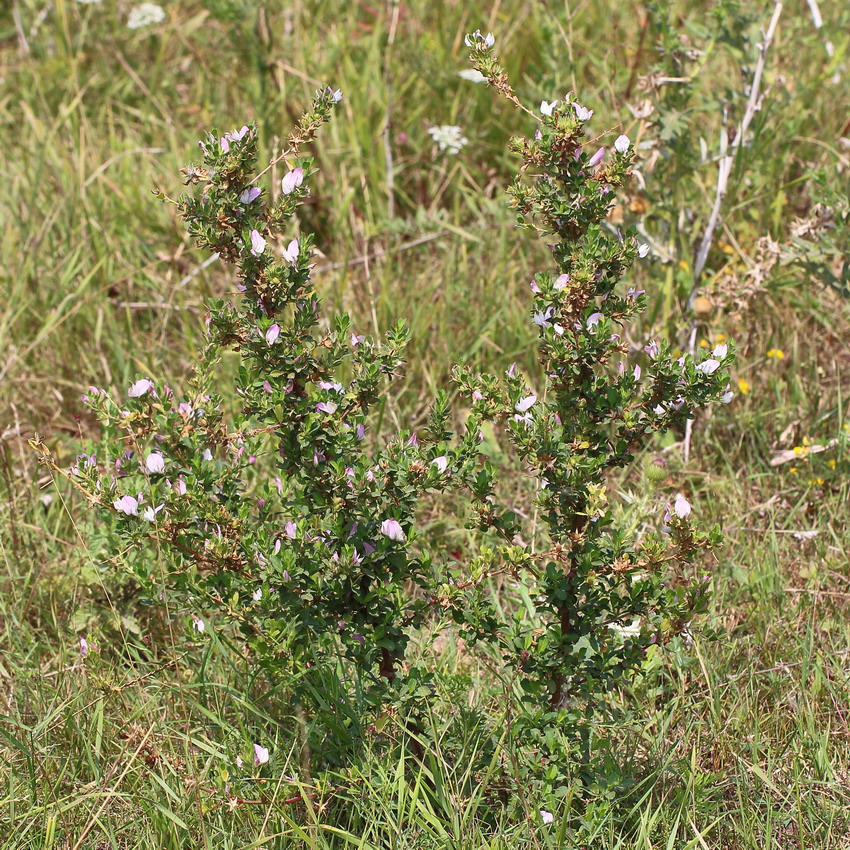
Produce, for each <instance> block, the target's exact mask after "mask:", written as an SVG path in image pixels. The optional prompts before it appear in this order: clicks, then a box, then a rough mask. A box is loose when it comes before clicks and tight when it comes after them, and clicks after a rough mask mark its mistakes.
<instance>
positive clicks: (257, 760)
mask: <svg viewBox="0 0 850 850" xmlns="http://www.w3.org/2000/svg"><path fill="white" fill-rule="evenodd" d="M268 760H269V751H268V748H267V747H261V746H260V745H259V744H254V767H259V766H260V765H261V764H265V763H266V762H267V761H268Z"/></svg>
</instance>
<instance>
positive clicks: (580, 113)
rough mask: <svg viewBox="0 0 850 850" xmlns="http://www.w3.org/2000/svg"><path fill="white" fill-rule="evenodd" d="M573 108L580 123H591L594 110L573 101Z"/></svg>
mask: <svg viewBox="0 0 850 850" xmlns="http://www.w3.org/2000/svg"><path fill="white" fill-rule="evenodd" d="M572 107H573V109H574V110H575V113H576V118H578V120H579V121H590V119H591V117H592V116H593V110H592V109H587V108H585V107H584V106H582V105H581V104H580V103H576V102H575V101H573V102H572Z"/></svg>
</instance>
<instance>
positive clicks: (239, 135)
mask: <svg viewBox="0 0 850 850" xmlns="http://www.w3.org/2000/svg"><path fill="white" fill-rule="evenodd" d="M247 135H248V127H247V126H243V127H242V128H241V129H239V130H231V131H230V132H229V133H225V134H224V138H225V139H229V140H230V141H231V142H241V141H242V139H244V138H245V136H247Z"/></svg>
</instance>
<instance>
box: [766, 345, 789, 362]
mask: <svg viewBox="0 0 850 850" xmlns="http://www.w3.org/2000/svg"><path fill="white" fill-rule="evenodd" d="M767 356H768V357H775V358H776V359H777V360H784V359H785V352H784V351H783V350H782V349H781V348H771V349H769V350H768V352H767Z"/></svg>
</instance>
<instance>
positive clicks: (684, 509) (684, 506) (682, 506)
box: [673, 493, 691, 519]
mask: <svg viewBox="0 0 850 850" xmlns="http://www.w3.org/2000/svg"><path fill="white" fill-rule="evenodd" d="M673 510H674V511H675V512H676V516H677V517H679V519H684V518H685V517H686V516H689V515H690V513H691V503H690V502H689V501H688V500H687V499H686V498H685V497H684V496H683V495H682V494H681V493H679V495H678V496H676V502H675V504H674V505H673Z"/></svg>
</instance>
